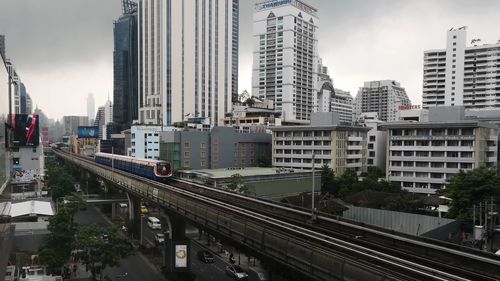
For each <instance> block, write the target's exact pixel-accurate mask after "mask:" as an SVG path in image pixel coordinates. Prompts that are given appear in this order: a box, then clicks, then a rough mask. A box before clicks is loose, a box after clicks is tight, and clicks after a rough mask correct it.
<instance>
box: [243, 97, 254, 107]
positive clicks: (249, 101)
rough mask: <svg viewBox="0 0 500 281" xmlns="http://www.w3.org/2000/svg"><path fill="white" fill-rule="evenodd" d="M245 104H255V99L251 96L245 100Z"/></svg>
mask: <svg viewBox="0 0 500 281" xmlns="http://www.w3.org/2000/svg"><path fill="white" fill-rule="evenodd" d="M243 104H244V105H247V106H250V107H251V106H253V105H254V104H255V100H254V99H253V98H252V97H249V98H248V99H247V100H246V101H245V102H243Z"/></svg>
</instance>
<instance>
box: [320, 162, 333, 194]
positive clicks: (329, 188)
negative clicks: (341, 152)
mask: <svg viewBox="0 0 500 281" xmlns="http://www.w3.org/2000/svg"><path fill="white" fill-rule="evenodd" d="M334 182H335V174H334V172H333V170H332V169H330V167H329V166H328V165H326V164H325V165H323V167H321V192H322V193H326V192H329V193H331V194H335V192H334V186H335V185H334Z"/></svg>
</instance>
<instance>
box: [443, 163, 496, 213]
mask: <svg viewBox="0 0 500 281" xmlns="http://www.w3.org/2000/svg"><path fill="white" fill-rule="evenodd" d="M444 194H445V195H446V196H447V197H449V198H451V199H452V201H451V208H450V211H449V213H448V216H450V217H452V218H457V219H469V218H472V211H471V209H472V207H473V205H474V204H479V202H481V201H482V200H484V199H487V198H488V197H490V196H493V195H499V194H500V177H499V176H498V175H497V174H496V171H495V170H492V169H489V168H486V167H479V168H476V169H473V170H471V171H467V172H465V171H463V170H461V171H460V172H459V173H458V174H457V175H455V176H454V177H452V178H451V180H450V183H449V184H448V185H447V186H446V189H445V190H444Z"/></svg>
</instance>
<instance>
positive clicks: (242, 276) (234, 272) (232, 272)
mask: <svg viewBox="0 0 500 281" xmlns="http://www.w3.org/2000/svg"><path fill="white" fill-rule="evenodd" d="M226 274H227V275H229V276H231V277H232V278H233V279H235V280H238V281H241V280H248V274H247V273H246V272H245V271H244V270H243V269H242V268H241V267H239V266H237V265H228V266H226Z"/></svg>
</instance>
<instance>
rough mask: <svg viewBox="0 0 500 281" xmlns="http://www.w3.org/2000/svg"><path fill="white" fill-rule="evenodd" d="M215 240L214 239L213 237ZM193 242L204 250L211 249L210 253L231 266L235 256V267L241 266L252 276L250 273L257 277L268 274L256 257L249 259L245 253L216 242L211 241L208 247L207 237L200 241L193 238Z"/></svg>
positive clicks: (197, 238)
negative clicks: (231, 259) (231, 258)
mask: <svg viewBox="0 0 500 281" xmlns="http://www.w3.org/2000/svg"><path fill="white" fill-rule="evenodd" d="M211 238H213V237H211ZM191 239H192V241H194V242H195V243H198V244H200V245H201V246H203V247H204V248H208V249H210V251H211V252H212V253H213V254H215V255H217V256H218V257H220V258H221V259H222V260H223V261H224V262H226V263H228V264H231V262H230V260H229V257H230V256H231V253H232V254H233V256H234V257H233V260H234V261H235V263H234V264H235V265H238V266H240V267H241V268H243V270H245V271H246V272H247V273H249V274H250V272H253V273H254V274H256V275H259V273H261V274H262V273H264V272H267V270H265V269H264V268H263V266H262V264H261V262H260V261H259V260H257V259H256V258H254V257H249V256H247V255H246V254H244V253H239V252H238V250H237V249H235V248H233V247H231V246H228V245H224V246H222V245H220V244H219V243H217V242H216V241H213V240H212V241H210V246H208V242H207V237H206V235H202V238H201V239H199V237H198V236H197V237H192V238H191Z"/></svg>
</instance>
